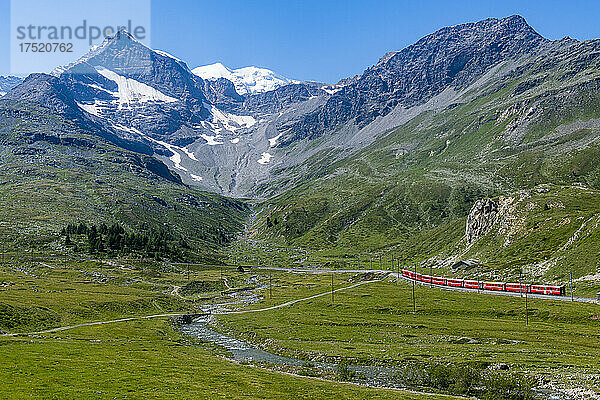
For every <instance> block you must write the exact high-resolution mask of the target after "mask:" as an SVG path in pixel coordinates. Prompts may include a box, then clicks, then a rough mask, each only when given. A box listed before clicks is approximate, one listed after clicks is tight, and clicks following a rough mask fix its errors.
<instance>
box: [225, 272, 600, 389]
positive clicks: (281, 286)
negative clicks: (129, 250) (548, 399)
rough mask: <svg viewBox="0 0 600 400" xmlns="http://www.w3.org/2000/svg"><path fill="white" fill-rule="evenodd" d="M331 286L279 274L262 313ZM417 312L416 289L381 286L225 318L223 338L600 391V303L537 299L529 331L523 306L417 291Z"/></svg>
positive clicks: (309, 355)
mask: <svg viewBox="0 0 600 400" xmlns="http://www.w3.org/2000/svg"><path fill="white" fill-rule="evenodd" d="M274 279H275V278H274ZM328 279H329V277H328V276H315V275H308V276H303V277H299V276H298V275H297V274H284V273H279V274H278V275H276V279H275V280H274V281H275V282H277V286H276V287H275V288H274V289H273V298H272V299H269V298H268V296H267V298H266V299H265V302H264V304H257V305H254V307H265V306H268V305H269V304H276V303H279V302H283V301H285V300H287V299H289V298H298V297H304V296H308V295H310V294H313V293H315V292H319V291H322V290H324V289H325V290H326V288H327V286H328V285H330V281H329V282H328ZM335 279H336V280H335V282H334V284H335V285H336V287H338V286H341V285H343V284H346V285H348V284H349V283H348V282H347V281H346V279H347V277H342V276H336V278H335ZM319 286H320V287H321V288H319ZM416 306H417V312H416V313H415V314H413V312H412V310H413V303H412V286H411V285H409V284H408V283H405V282H401V283H400V284H396V283H394V282H388V281H382V282H377V283H372V284H368V285H363V286H360V287H357V288H354V289H352V290H349V291H343V292H337V293H336V294H335V296H334V304H332V303H331V298H330V297H327V296H326V297H320V298H317V299H314V300H309V301H306V302H302V303H298V304H296V305H294V306H293V307H292V308H290V309H288V310H285V311H281V310H273V311H265V312H261V313H251V314H239V315H224V316H221V317H219V329H222V330H225V331H228V332H230V333H232V334H234V335H237V336H239V337H241V338H244V339H245V340H248V341H252V342H255V343H259V344H261V346H262V347H264V348H266V349H268V350H270V351H272V352H275V353H278V354H281V355H289V356H294V357H297V358H302V359H305V360H340V359H347V360H348V361H349V362H351V363H359V364H382V365H393V364H395V365H405V364H407V363H409V364H410V363H416V364H419V363H428V362H436V363H452V364H461V363H465V362H470V361H473V362H478V363H483V364H500V363H506V364H508V365H509V367H510V369H511V370H513V371H519V372H522V373H527V374H533V375H535V376H537V377H545V378H546V379H551V380H552V379H553V380H555V381H557V382H558V381H562V382H567V381H573V380H575V382H577V381H578V380H581V379H582V378H581V376H587V374H592V375H594V374H595V375H594V376H595V378H590V379H592V382H595V383H592V385H594V384H595V385H598V384H599V382H598V376H597V371H598V368H599V367H600V359H599V358H598V354H600V344H599V343H600V330H599V328H600V306H599V305H597V304H582V303H571V302H563V301H548V300H538V299H529V301H528V317H529V326H526V325H525V299H521V298H514V297H505V296H491V295H476V294H470V293H458V292H449V291H443V290H439V289H435V288H434V289H431V288H428V287H421V286H417V287H416ZM594 379H595V381H594ZM582 382H583V381H582ZM596 390H598V386H596Z"/></svg>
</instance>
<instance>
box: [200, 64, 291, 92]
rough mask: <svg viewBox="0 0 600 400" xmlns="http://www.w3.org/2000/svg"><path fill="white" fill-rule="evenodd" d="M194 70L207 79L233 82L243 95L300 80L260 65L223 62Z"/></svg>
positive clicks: (267, 90)
mask: <svg viewBox="0 0 600 400" xmlns="http://www.w3.org/2000/svg"><path fill="white" fill-rule="evenodd" d="M192 72H193V73H194V74H196V75H198V76H199V77H200V78H202V79H207V80H217V79H219V78H225V79H227V80H229V81H231V82H233V84H234V85H235V89H236V91H237V92H238V93H239V94H242V95H243V94H255V93H264V92H269V91H271V90H275V89H277V88H279V87H281V86H285V85H289V84H290V83H299V81H296V80H293V79H288V78H285V77H283V76H281V75H279V74H276V73H275V72H273V71H271V70H270V69H266V68H258V67H244V68H238V69H230V68H227V67H226V66H224V65H223V64H221V63H215V64H210V65H205V66H202V67H198V68H194V69H193V70H192Z"/></svg>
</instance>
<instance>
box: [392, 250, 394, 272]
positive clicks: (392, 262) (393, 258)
mask: <svg viewBox="0 0 600 400" xmlns="http://www.w3.org/2000/svg"><path fill="white" fill-rule="evenodd" d="M393 270H394V253H392V271H393Z"/></svg>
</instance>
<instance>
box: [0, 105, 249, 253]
mask: <svg viewBox="0 0 600 400" xmlns="http://www.w3.org/2000/svg"><path fill="white" fill-rule="evenodd" d="M2 107H3V108H1V109H0V116H1V118H0V144H1V148H0V166H1V168H0V224H1V229H0V235H2V239H3V241H4V243H6V246H8V247H9V250H10V247H14V246H13V245H16V246H18V247H21V248H24V247H34V248H38V249H46V250H54V251H61V252H63V251H66V250H67V249H66V248H65V247H64V243H62V241H63V239H64V238H60V237H59V235H58V234H59V232H60V231H61V229H62V228H64V227H65V226H66V225H67V224H69V223H78V222H86V223H89V224H101V223H106V224H107V225H110V224H112V223H115V222H118V223H120V224H121V225H123V226H124V227H125V228H126V229H127V230H128V231H131V232H149V231H151V230H166V231H168V232H170V233H171V234H172V236H173V237H177V238H179V237H181V238H183V239H184V240H185V241H187V242H189V244H190V245H191V247H193V249H194V251H196V252H200V253H208V252H209V250H211V249H213V250H214V249H215V248H216V247H217V246H219V245H222V244H225V243H227V242H229V241H230V240H232V239H233V238H234V237H235V235H236V234H237V232H239V231H240V230H241V229H242V226H243V223H244V221H245V218H246V216H247V214H248V212H249V208H248V207H247V206H246V205H245V204H244V203H243V202H241V201H236V200H231V199H227V198H224V197H222V196H219V195H216V194H212V193H206V192H201V191H198V190H195V189H192V188H189V187H186V186H185V185H183V184H181V183H178V177H177V176H176V175H174V173H172V172H170V171H169V170H168V169H167V168H166V166H165V165H164V164H162V163H160V162H158V161H156V160H155V159H154V158H152V157H150V156H146V155H144V154H140V153H134V152H131V151H127V150H123V149H122V148H120V147H117V146H115V145H113V144H112V143H110V142H109V141H108V140H105V139H103V138H102V137H100V136H98V135H97V134H96V132H93V131H84V130H81V129H78V128H76V127H75V126H74V125H73V124H71V123H70V122H68V121H65V120H63V119H61V118H59V117H55V116H52V115H50V114H48V113H47V112H46V111H45V110H44V109H40V108H33V107H30V108H26V107H23V106H22V105H20V106H19V109H18V110H17V109H14V108H12V107H11V106H9V105H6V104H5V103H4V105H3V106H2Z"/></svg>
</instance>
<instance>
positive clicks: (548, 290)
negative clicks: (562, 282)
mask: <svg viewBox="0 0 600 400" xmlns="http://www.w3.org/2000/svg"><path fill="white" fill-rule="evenodd" d="M529 293H535V294H551V295H556V296H563V295H564V294H565V287H564V286H550V285H531V286H530V287H529Z"/></svg>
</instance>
